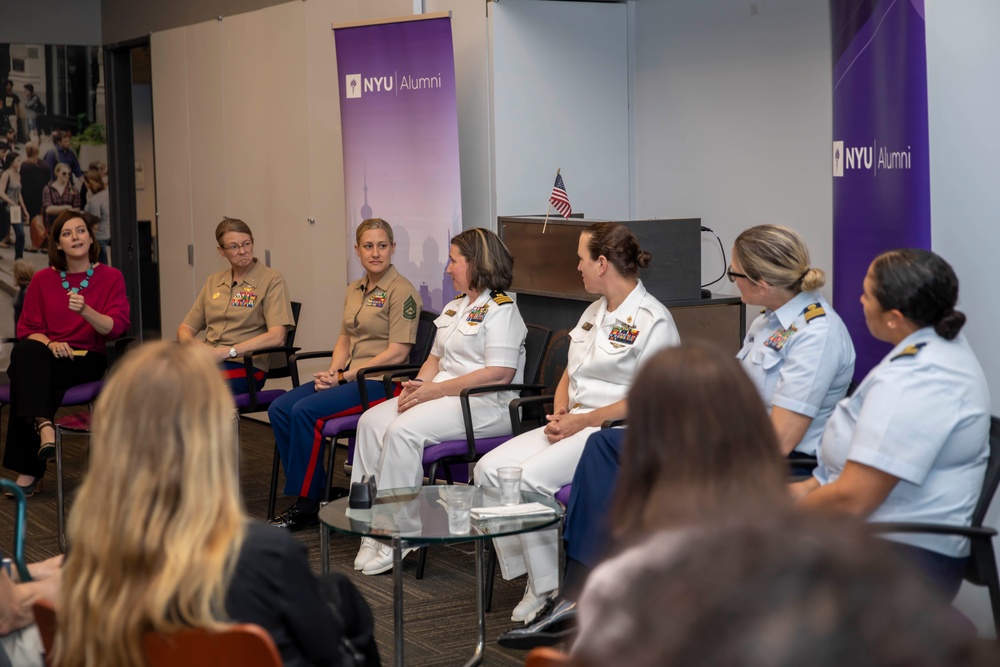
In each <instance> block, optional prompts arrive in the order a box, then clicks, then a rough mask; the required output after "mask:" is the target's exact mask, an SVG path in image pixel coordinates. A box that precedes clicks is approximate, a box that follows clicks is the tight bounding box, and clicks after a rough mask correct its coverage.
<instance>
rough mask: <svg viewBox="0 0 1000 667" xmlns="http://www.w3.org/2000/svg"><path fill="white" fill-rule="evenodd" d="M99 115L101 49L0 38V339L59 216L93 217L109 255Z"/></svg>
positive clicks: (44, 261)
mask: <svg viewBox="0 0 1000 667" xmlns="http://www.w3.org/2000/svg"><path fill="white" fill-rule="evenodd" d="M106 119H107V114H106V103H105V94H104V58H103V53H102V49H101V47H99V46H76V45H62V44H58V45H56V44H5V43H0V291H2V292H3V293H4V295H3V296H0V337H4V338H10V337H13V336H14V329H15V322H16V318H17V311H18V308H17V306H18V303H19V299H18V297H19V295H23V293H24V289H25V287H26V285H27V283H28V282H30V280H31V275H32V274H33V273H34V271H37V270H39V269H42V268H45V267H47V266H48V255H47V251H46V247H47V245H46V244H47V237H48V231H49V229H50V228H51V226H52V222H53V221H54V220H55V218H56V217H57V216H58V215H59V214H60V213H62V212H63V211H66V210H70V209H72V210H76V211H79V212H80V213H81V215H91V216H93V219H92V223H93V225H94V230H95V234H94V235H95V237H96V239H97V240H98V241H100V244H101V259H100V261H102V262H107V261H108V259H109V258H108V248H109V245H110V237H111V221H110V206H109V201H108V199H109V194H108V186H107V184H108V167H107V164H108V151H107V139H106V131H105V128H106ZM8 298H9V299H10V301H8ZM8 302H9V303H11V307H12V309H13V316H11V315H3V313H4V311H6V309H7V307H8V306H7V304H8ZM4 352H6V351H4ZM5 356H6V355H5V354H4V353H3V352H0V368H2V367H4V366H6V363H4V362H5V359H4V358H3V357H5Z"/></svg>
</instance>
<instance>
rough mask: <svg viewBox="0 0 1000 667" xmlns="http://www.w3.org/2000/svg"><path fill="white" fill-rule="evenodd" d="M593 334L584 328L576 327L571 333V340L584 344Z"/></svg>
mask: <svg viewBox="0 0 1000 667" xmlns="http://www.w3.org/2000/svg"><path fill="white" fill-rule="evenodd" d="M590 336H591V333H590V331H587V330H586V329H584V328H583V327H576V328H575V329H572V330H571V331H570V332H569V339H570V341H572V342H574V343H582V342H584V341H585V340H587V339H588V338H590Z"/></svg>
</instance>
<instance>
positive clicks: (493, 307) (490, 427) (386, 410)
mask: <svg viewBox="0 0 1000 667" xmlns="http://www.w3.org/2000/svg"><path fill="white" fill-rule="evenodd" d="M434 324H435V326H437V334H436V335H435V337H434V345H433V347H432V348H431V354H433V355H434V356H436V357H437V358H438V360H439V361H438V373H437V375H435V376H434V380H433V381H434V382H444V381H445V380H452V379H454V378H457V377H461V376H463V375H466V374H468V373H471V372H473V371H476V370H480V369H482V368H485V367H487V366H502V367H504V368H515V369H517V370H516V373H515V374H514V379H513V380H512V382H514V383H520V382H523V378H524V338H525V336H526V335H527V333H528V328H527V327H526V326H524V320H523V319H521V313H520V312H519V311H518V309H517V306H516V305H515V304H514V302H513V301H512V300H511V298H510V297H509V296H507V295H506V294H504V293H503V292H492V293H491V292H483V293H482V294H480V295H479V297H478V298H476V299H475V300H474V301H473V300H472V299H470V298H469V297H468V296H466V295H464V294H463V295H460V296H459V297H456V298H455V300H454V301H451V302H450V303H448V304H447V305H446V306H445V309H444V313H442V314H441V315H440V316H439V317H438V318H437V319H436V320H434ZM514 395H515V392H499V393H496V394H485V395H482V396H474V397H472V398H471V400H470V407H471V408H472V423H473V424H474V425H475V433H476V437H496V436H501V435H505V434H508V433H510V416H509V413H508V411H507V406H508V404H509V403H510V401H511V399H512V398H513V397H514ZM398 402H399V399H396V398H393V399H391V400H388V401H385V402H384V403H381V404H379V405H377V406H375V407H374V408H371V409H370V410H368V411H367V412H366V413H365V414H364V415H363V416H362V417H361V419H360V420H359V421H358V436H357V448H356V449H355V452H354V469H353V470H352V471H351V482H359V481H361V478H362V477H363V476H364V475H375V480H376V483H377V484H378V487H379V488H380V489H393V488H399V487H410V486H420V484H421V481H422V479H423V476H424V472H423V465H422V464H421V459H422V456H423V451H424V447H425V446H426V445H433V444H436V443H439V442H446V441H449V440H457V439H460V438H464V437H465V425H464V423H463V421H462V407H461V404H460V402H459V398H458V396H443V397H441V398H438V399H435V400H433V401H429V402H427V403H419V404H417V405H415V406H413V407H412V408H410V409H408V410H407V411H406V412H403V413H400V412H399V411H398Z"/></svg>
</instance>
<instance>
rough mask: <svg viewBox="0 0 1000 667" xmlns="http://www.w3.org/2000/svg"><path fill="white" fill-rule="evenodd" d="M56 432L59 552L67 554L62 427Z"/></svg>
mask: <svg viewBox="0 0 1000 667" xmlns="http://www.w3.org/2000/svg"><path fill="white" fill-rule="evenodd" d="M55 430H56V515H57V523H58V528H59V551H61V552H63V553H66V502H65V501H66V497H65V495H64V489H63V448H62V427H61V426H59V424H56V425H55Z"/></svg>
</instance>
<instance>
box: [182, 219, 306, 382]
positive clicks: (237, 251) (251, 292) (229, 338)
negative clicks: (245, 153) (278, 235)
mask: <svg viewBox="0 0 1000 667" xmlns="http://www.w3.org/2000/svg"><path fill="white" fill-rule="evenodd" d="M215 240H216V242H217V243H218V244H219V248H218V249H219V254H220V255H221V256H222V257H224V258H225V259H226V261H228V262H229V267H230V268H228V269H223V270H222V271H219V272H218V273H213V274H212V275H210V276H209V277H208V280H206V281H205V286H204V287H202V288H201V293H200V294H199V295H198V298H197V299H195V302H194V305H193V306H191V310H190V311H188V314H187V316H186V317H185V318H184V321H183V322H181V324H180V326H179V327H177V340H178V341H179V342H181V343H194V342H199V341H198V339H197V338H195V336H197V335H198V333H199V332H201V331H202V330H204V331H205V340H204V343H203V344H204V345H206V346H207V347H209V348H211V351H212V357H213V358H214V359H215V361H216V362H217V363H219V364H222V372H223V376H224V377H225V378H226V380H227V381H228V382H229V387H230V389H232V391H233V393H234V394H244V393H246V392H247V391H249V385H248V384H247V377H246V371H245V370H244V366H243V359H242V358H241V357H242V355H244V354H247V353H249V352H254V351H256V350H259V349H261V348H265V347H274V346H276V345H284V343H285V334H286V333H287V331H288V330H289V329H292V328H294V327H295V319H294V318H293V317H292V304H291V301H290V300H289V298H288V290H287V289H286V288H285V279H284V278H283V277H282V275H281V274H280V273H278V272H277V271H275V270H274V269H272V268H270V267H268V266H265V265H264V264H262V263H260V262H258V261H257V259H256V258H255V257H254V256H253V232H251V231H250V227H249V226H248V225H247V223H245V222H243V221H242V220H237V219H236V218H223V220H222V222H220V223H219V224H218V226H217V227H216V228H215ZM254 369H255V372H254V376H253V380H254V385H255V387H256V388H257V389H260V388H261V387H262V386H263V385H264V380H265V379H266V378H267V370H268V358H267V355H260V356H259V357H255V358H254Z"/></svg>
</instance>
